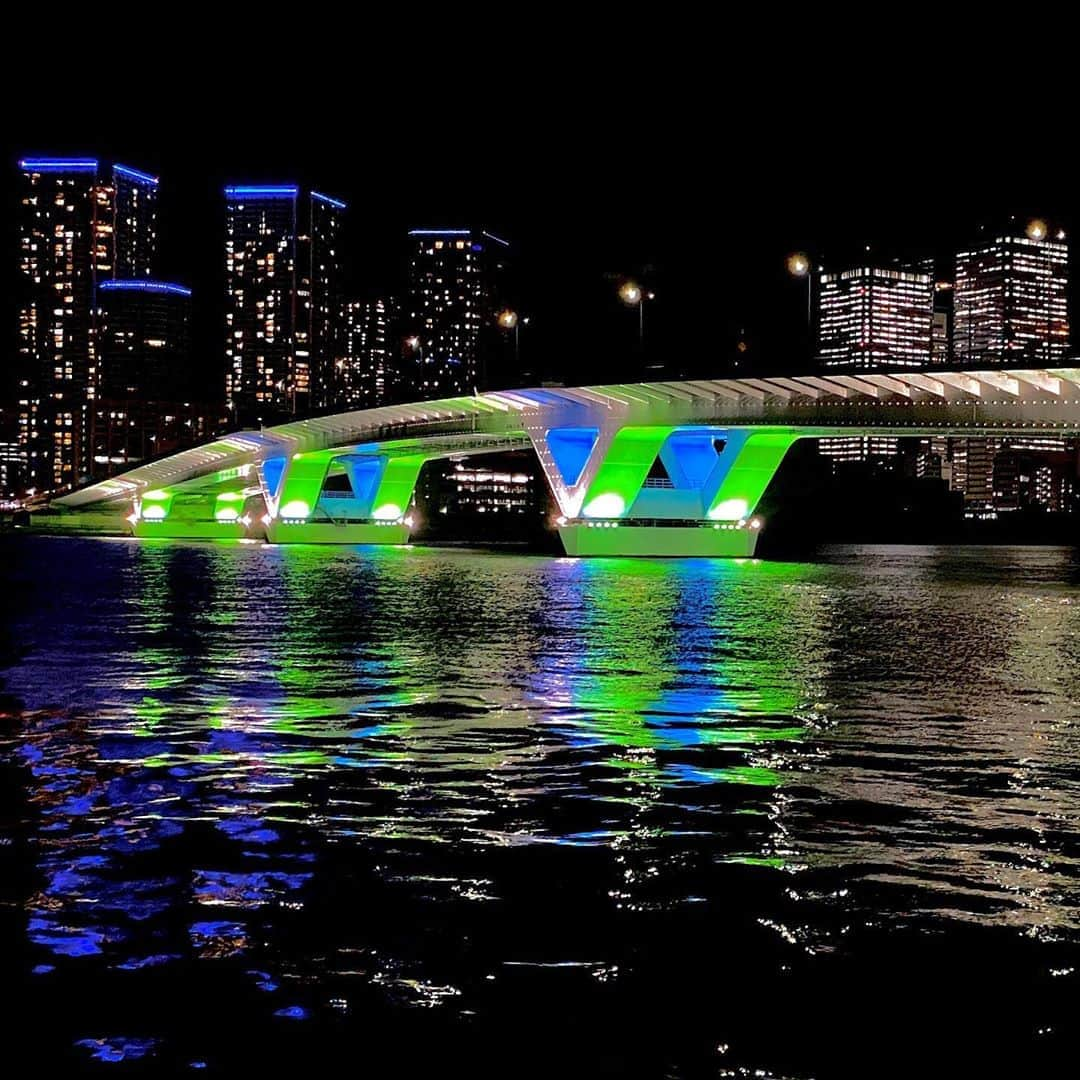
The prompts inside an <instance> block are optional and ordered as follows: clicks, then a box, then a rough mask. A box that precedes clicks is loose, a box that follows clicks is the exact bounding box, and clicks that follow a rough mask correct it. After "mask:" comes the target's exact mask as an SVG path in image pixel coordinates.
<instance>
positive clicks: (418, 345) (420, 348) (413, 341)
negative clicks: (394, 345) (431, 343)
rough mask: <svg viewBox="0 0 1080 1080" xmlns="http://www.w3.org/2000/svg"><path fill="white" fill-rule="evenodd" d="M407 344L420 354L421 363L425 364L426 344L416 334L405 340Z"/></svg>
mask: <svg viewBox="0 0 1080 1080" xmlns="http://www.w3.org/2000/svg"><path fill="white" fill-rule="evenodd" d="M405 344H406V345H408V346H409V348H410V349H413V350H415V351H416V352H418V353H419V354H420V363H421V364H422V363H423V362H424V343H423V342H422V341H421V340H420V339H419V338H418V337H417V336H416V335H415V334H414V335H413V336H412V337H411V338H406V339H405Z"/></svg>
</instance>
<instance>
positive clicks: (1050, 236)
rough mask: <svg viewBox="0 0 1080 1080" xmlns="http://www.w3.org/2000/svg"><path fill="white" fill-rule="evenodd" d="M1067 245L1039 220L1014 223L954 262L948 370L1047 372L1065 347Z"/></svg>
mask: <svg viewBox="0 0 1080 1080" xmlns="http://www.w3.org/2000/svg"><path fill="white" fill-rule="evenodd" d="M1068 255H1069V249H1068V244H1067V243H1066V241H1065V233H1064V231H1062V230H1060V229H1057V230H1050V229H1048V227H1047V226H1046V225H1045V224H1044V223H1043V222H1041V221H1033V222H1030V223H1029V224H1028V226H1027V227H1026V229H1025V228H1022V227H1018V226H1017V225H1015V223H1013V224H1011V225H1010V226H1009V227H1008V228H1004V229H1000V230H995V231H994V232H992V233H990V234H988V235H987V237H986V239H984V240H982V241H981V242H980V243H978V244H975V245H973V246H972V247H971V248H969V249H968V250H966V251H961V252H959V253H958V254H957V256H956V284H955V289H954V297H953V306H954V324H953V325H954V330H953V355H954V357H955V362H956V366H957V367H960V368H963V367H986V366H987V365H993V364H1005V365H1013V366H1024V365H1027V366H1030V367H1052V366H1053V365H1054V364H1055V363H1057V362H1059V361H1060V359H1061V357H1062V356H1064V354H1065V351H1066V349H1067V347H1068V340H1069V320H1068V305H1067V300H1066V286H1067V280H1066V275H1067V267H1068Z"/></svg>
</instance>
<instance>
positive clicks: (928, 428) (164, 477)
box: [51, 368, 1080, 556]
mask: <svg viewBox="0 0 1080 1080" xmlns="http://www.w3.org/2000/svg"><path fill="white" fill-rule="evenodd" d="M865 434H873V435H897V436H927V435H953V436H980V435H986V436H1017V435H1020V434H1028V435H1031V434H1055V435H1080V368H1055V369H1051V370H1030V369H1023V370H1019V369H995V370H992V371H948V372H946V371H939V370H936V369H934V368H931V369H927V370H923V371H910V370H907V371H895V372H889V373H876V372H875V373H869V372H861V373H853V374H831V375H803V376H791V377H788V376H784V377H770V378H743V379H708V380H695V381H688V382H658V383H635V384H620V385H614V386H586V387H576V388H561V387H560V388H541V389H528V390H506V391H500V392H493V393H484V394H476V395H475V396H473V397H459V398H449V399H445V400H440V401H426V402H418V403H416V404H411V405H393V406H386V407H383V408H378V409H368V410H363V411H358V412H347V413H340V414H337V415H334V416H324V417H316V418H313V419H309V420H301V421H297V422H295V423H290V424H283V425H280V426H277V427H271V428H265V429H263V430H261V431H238V432H235V433H234V434H231V435H227V436H224V437H222V438H219V439H216V440H215V441H213V442H211V443H208V444H207V445H205V446H200V447H196V448H193V449H190V450H184V451H182V452H180V453H178V454H174V455H172V456H171V457H166V458H162V459H161V460H158V461H154V462H151V463H149V464H146V465H141V466H139V467H138V468H135V469H132V470H131V471H130V472H126V473H123V474H122V475H119V476H116V477H113V478H111V479H109V480H104V481H101V482H100V483H96V484H91V485H89V486H88V487H84V488H81V489H79V490H77V491H74V492H72V493H70V494H68V495H65V496H63V497H61V498H58V499H56V500H54V501H53V503H52V504H51V507H52V509H53V510H54V511H55V514H54V521H55V522H56V523H57V524H60V525H62V526H65V525H66V526H68V527H71V528H73V529H76V530H78V529H88V530H97V531H115V532H128V533H131V534H133V535H135V536H138V537H153V536H160V537H199V538H220V539H225V538H234V539H242V538H253V539H260V538H261V539H266V540H268V541H269V542H271V543H278V544H281V543H338V544H342V543H344V544H369V543H373V544H403V543H407V542H408V540H409V535H410V531H411V529H412V525H413V521H412V515H411V512H410V505H411V503H412V499H413V489H414V487H415V484H416V480H417V477H418V475H419V473H420V469H421V467H422V466H423V465H424V463H425V462H427V461H430V460H432V459H435V458H445V457H458V456H467V455H470V454H479V453H485V454H487V453H492V452H497V451H500V450H511V449H520V448H525V447H530V446H531V447H533V448H534V449H535V451H536V454H537V457H538V458H539V461H540V465H541V467H542V468H543V470H544V474H545V476H546V477H547V480H548V483H549V484H550V486H551V490H552V494H553V495H554V498H555V501H556V503H557V504H558V507H559V511H560V514H559V518H558V521H557V528H558V531H559V535H560V537H561V539H562V541H563V545H564V547H565V549H566V551H567V552H568V553H569V554H571V555H705V556H747V555H752V554H753V553H754V550H755V546H756V543H757V537H758V531H759V528H760V525H761V522H760V520H759V519H758V518H757V517H755V509H756V507H757V504H758V501H759V500H760V498H761V496H762V494H763V493H764V491H765V489H766V487H767V486H768V484H769V481H770V480H771V479H772V477H773V475H774V473H775V472H776V469H777V468H778V467H779V465H780V462H781V461H782V460H783V458H784V455H785V454H786V453H787V451H788V449H789V448H790V447H791V446H792V444H793V443H794V442H795V441H796V440H797V439H806V438H823V437H837V436H845V435H865ZM658 457H659V458H660V460H661V461H662V463H663V465H664V468H665V470H666V472H667V475H668V476H669V477H670V486H669V485H667V484H665V485H664V486H663V487H656V486H654V485H651V484H647V483H646V479H647V477H648V474H649V472H650V470H651V468H652V466H653V463H654V462H655V461H656V459H657V458H658ZM343 478H344V479H343ZM328 481H332V483H331V484H330V486H329V487H328Z"/></svg>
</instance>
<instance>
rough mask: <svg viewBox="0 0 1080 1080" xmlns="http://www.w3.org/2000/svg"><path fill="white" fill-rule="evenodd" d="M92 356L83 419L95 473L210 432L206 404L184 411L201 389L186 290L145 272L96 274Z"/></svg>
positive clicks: (108, 473) (115, 468) (128, 465)
mask: <svg viewBox="0 0 1080 1080" xmlns="http://www.w3.org/2000/svg"><path fill="white" fill-rule="evenodd" d="M98 358H99V370H100V379H99V391H98V395H97V400H96V402H95V403H94V406H93V407H92V409H91V418H90V432H91V433H90V442H91V448H92V464H91V471H92V474H93V476H94V477H95V478H101V477H105V476H111V475H113V474H114V473H116V472H122V471H123V470H124V469H129V468H132V467H133V466H134V465H135V464H137V463H138V462H139V461H142V460H145V459H146V458H147V457H152V456H156V455H157V454H159V453H164V452H165V451H166V450H174V449H182V448H183V447H184V446H190V445H193V443H194V442H195V441H196V437H197V436H202V437H205V436H206V435H208V434H212V432H213V426H214V425H213V424H212V423H211V422H210V420H209V418H210V417H212V416H213V415H214V410H213V409H211V408H208V407H204V406H200V407H198V408H196V409H195V410H194V412H193V411H192V410H193V406H192V400H193V399H198V398H202V397H204V396H205V395H204V394H202V393H199V392H198V389H199V388H198V387H197V386H196V385H195V384H194V380H193V379H192V374H191V290H190V289H188V288H186V287H185V286H183V285H177V284H174V283H173V282H169V281H152V280H150V279H148V278H135V279H130V280H116V279H110V280H108V281H102V282H101V283H100V284H99V285H98ZM188 421H190V422H188ZM174 428H175V431H174V430H173V429H174ZM159 444H160V449H159Z"/></svg>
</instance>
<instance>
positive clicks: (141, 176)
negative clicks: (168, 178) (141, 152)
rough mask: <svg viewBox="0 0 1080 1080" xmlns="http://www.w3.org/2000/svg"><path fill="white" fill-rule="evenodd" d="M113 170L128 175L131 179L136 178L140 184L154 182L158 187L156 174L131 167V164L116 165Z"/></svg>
mask: <svg viewBox="0 0 1080 1080" xmlns="http://www.w3.org/2000/svg"><path fill="white" fill-rule="evenodd" d="M113 172H114V173H119V174H120V175H121V176H126V177H127V178H128V179H129V180H136V181H138V183H140V184H153V185H154V187H157V183H158V178H157V177H156V176H151V175H150V174H149V173H144V172H140V171H139V170H138V169H133V168H131V166H130V165H114V166H113Z"/></svg>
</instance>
